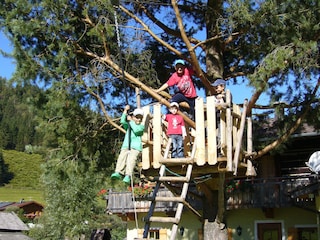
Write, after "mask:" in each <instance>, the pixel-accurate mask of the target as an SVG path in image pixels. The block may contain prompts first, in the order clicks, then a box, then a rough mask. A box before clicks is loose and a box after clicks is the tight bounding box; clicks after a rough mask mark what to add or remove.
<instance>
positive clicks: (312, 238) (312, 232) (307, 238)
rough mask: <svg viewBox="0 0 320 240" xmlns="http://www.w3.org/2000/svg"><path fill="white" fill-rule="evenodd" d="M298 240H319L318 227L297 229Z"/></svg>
mask: <svg viewBox="0 0 320 240" xmlns="http://www.w3.org/2000/svg"><path fill="white" fill-rule="evenodd" d="M297 235H298V239H301V240H318V232H317V228H316V227H303V228H297Z"/></svg>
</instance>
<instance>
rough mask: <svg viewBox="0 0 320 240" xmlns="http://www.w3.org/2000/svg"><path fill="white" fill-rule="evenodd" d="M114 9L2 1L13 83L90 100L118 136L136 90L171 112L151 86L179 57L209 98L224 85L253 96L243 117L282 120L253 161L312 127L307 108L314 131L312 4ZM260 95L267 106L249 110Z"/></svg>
mask: <svg viewBox="0 0 320 240" xmlns="http://www.w3.org/2000/svg"><path fill="white" fill-rule="evenodd" d="M113 4H114V5H115V6H112V4H111V3H110V2H109V1H91V2H86V1H77V2H75V1H67V0H65V1H63V0H62V1H58V2H52V1H48V0H45V1H26V0H19V1H15V2H11V1H4V4H3V7H2V9H1V10H0V11H1V12H0V13H1V14H0V16H1V17H0V19H1V20H0V21H1V29H2V30H3V31H5V32H6V34H7V36H8V37H9V38H10V39H11V40H12V42H13V44H14V47H15V52H14V54H13V55H14V57H15V58H16V60H17V63H18V66H17V72H16V73H15V76H14V78H15V80H16V81H31V82H32V81H33V82H34V81H39V80H41V81H42V83H43V84H48V86H50V88H51V89H52V92H54V91H55V90H56V89H60V88H63V89H65V90H66V92H65V93H66V94H70V95H79V98H78V101H80V103H84V102H86V103H88V102H89V101H90V106H91V107H92V106H95V107H96V108H95V109H96V110H97V111H98V112H102V113H103V115H104V117H105V119H106V121H107V122H108V124H109V125H111V126H113V127H116V128H117V129H119V130H122V129H121V127H120V126H118V124H117V123H116V122H115V121H113V120H114V117H115V116H116V113H117V110H119V105H121V104H122V103H123V102H128V101H129V102H130V101H131V102H130V103H131V104H132V103H133V102H132V98H130V97H131V96H132V95H133V91H132V90H131V89H132V88H134V87H136V86H138V87H139V88H140V89H141V90H142V92H143V94H144V95H143V99H145V101H146V103H147V102H148V101H149V100H148V98H153V99H155V100H157V101H160V102H162V103H164V104H166V105H168V101H167V100H166V99H167V97H166V96H167V95H166V94H164V93H163V94H162V96H161V95H158V94H156V93H155V92H154V91H153V90H152V88H153V87H156V86H158V85H159V84H160V83H161V82H163V81H165V79H167V77H168V73H169V69H170V65H171V63H172V60H173V59H174V58H184V59H185V60H187V61H188V62H189V63H190V64H191V65H192V66H193V67H194V69H195V70H196V72H197V76H198V78H197V79H198V81H197V83H198V85H199V86H201V87H202V88H205V89H206V93H207V94H208V95H209V94H211V92H212V91H213V90H212V89H211V87H210V83H211V82H213V81H214V80H215V79H216V78H220V77H223V78H224V79H226V80H228V81H229V82H232V83H234V84H248V85H249V86H252V87H253V88H254V90H255V91H254V92H253V94H252V96H251V98H250V99H249V106H248V112H247V114H248V115H251V110H252V109H253V108H255V107H258V108H259V109H268V110H269V109H275V110H276V111H277V112H279V113H281V112H283V114H281V115H280V117H281V119H283V123H286V124H285V125H281V126H280V125H279V126H278V127H279V129H280V130H281V131H280V130H279V135H278V136H276V138H275V139H274V141H273V142H271V143H270V144H269V145H267V146H263V147H262V148H261V149H257V155H256V157H259V156H261V155H263V154H266V153H267V152H269V151H271V150H272V149H274V148H276V147H277V146H279V145H280V144H281V143H282V142H284V141H286V139H287V138H289V137H290V135H291V134H292V133H293V132H294V131H295V130H296V129H297V128H298V127H299V125H300V124H301V122H302V121H303V120H304V121H309V122H311V121H310V119H311V118H310V114H309V115H308V112H310V110H312V116H313V119H317V121H314V120H313V121H312V122H311V123H316V122H319V107H318V103H317V102H315V101H314V100H315V99H316V97H317V96H318V95H317V88H318V84H319V83H318V82H317V80H316V79H317V75H318V71H319V70H318V69H319V32H320V31H319V22H320V21H319V18H320V14H319V8H320V6H319V4H320V3H319V1H316V0H305V1H297V0H294V1H291V0H290V1H289V0H287V1H276V0H270V1H260V2H257V1H250V0H248V1H214V0H208V1H199V0H193V1H184V0H181V1H175V0H172V1H157V0H154V1H123V2H122V1H120V2H117V1H114V2H113ZM115 13H116V15H114V14H115ZM115 16H116V17H117V18H115ZM115 20H118V22H119V24H120V28H119V29H115V25H116V23H117V22H116V21H115ZM116 30H120V31H119V34H120V38H117V34H116V33H117V31H116ZM119 40H121V41H119ZM119 53H121V54H119ZM122 65H123V66H122ZM160 66H161V67H160ZM142 73H143V74H142ZM156 76H158V78H159V79H157V77H156ZM56 83H58V84H56ZM262 94H265V95H266V96H268V97H269V99H268V100H267V101H266V104H265V105H264V106H256V103H257V101H258V99H259V98H260V97H261V95H262ZM111 96H112V97H111ZM127 96H128V97H127ZM116 99H117V100H116ZM119 103H121V104H119ZM282 109H284V111H281V110H282ZM184 117H185V120H186V121H187V122H189V123H190V124H192V121H191V120H190V119H189V118H187V117H186V116H184ZM102 126H103V127H104V126H106V124H103V125H102ZM103 127H102V129H103ZM71 152H72V151H71ZM222 178H223V177H222ZM219 218H220V220H222V219H221V218H222V216H219Z"/></svg>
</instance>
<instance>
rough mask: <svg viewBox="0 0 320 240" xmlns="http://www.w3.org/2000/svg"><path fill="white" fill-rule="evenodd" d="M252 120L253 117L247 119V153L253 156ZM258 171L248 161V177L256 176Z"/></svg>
mask: <svg viewBox="0 0 320 240" xmlns="http://www.w3.org/2000/svg"><path fill="white" fill-rule="evenodd" d="M252 150H253V149H252V119H251V117H248V118H247V152H248V155H251V153H252ZM256 175H257V173H256V170H255V169H254V167H253V166H252V162H251V160H248V162H247V171H246V176H256Z"/></svg>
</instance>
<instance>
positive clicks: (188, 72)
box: [167, 68, 197, 98]
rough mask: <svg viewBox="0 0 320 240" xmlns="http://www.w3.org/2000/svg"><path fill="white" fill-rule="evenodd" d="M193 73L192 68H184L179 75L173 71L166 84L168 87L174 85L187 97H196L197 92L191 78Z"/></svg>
mask: <svg viewBox="0 0 320 240" xmlns="http://www.w3.org/2000/svg"><path fill="white" fill-rule="evenodd" d="M193 74H194V71H193V70H192V69H188V68H185V69H184V74H183V75H182V76H181V77H179V76H178V74H177V73H176V72H175V73H173V74H172V75H171V77H170V78H169V80H168V81H167V84H168V86H169V87H172V86H174V85H176V86H177V87H178V89H179V91H180V92H181V93H182V94H183V95H184V96H186V97H187V98H195V97H197V92H196V88H195V87H194V84H193V82H192V78H191V76H192V75H193Z"/></svg>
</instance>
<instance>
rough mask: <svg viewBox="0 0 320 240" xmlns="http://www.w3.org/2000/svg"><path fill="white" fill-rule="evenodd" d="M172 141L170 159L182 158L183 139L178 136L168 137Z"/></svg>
mask: <svg viewBox="0 0 320 240" xmlns="http://www.w3.org/2000/svg"><path fill="white" fill-rule="evenodd" d="M170 138H171V140H172V151H171V158H183V157H184V154H183V138H182V135H180V134H172V135H170Z"/></svg>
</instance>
